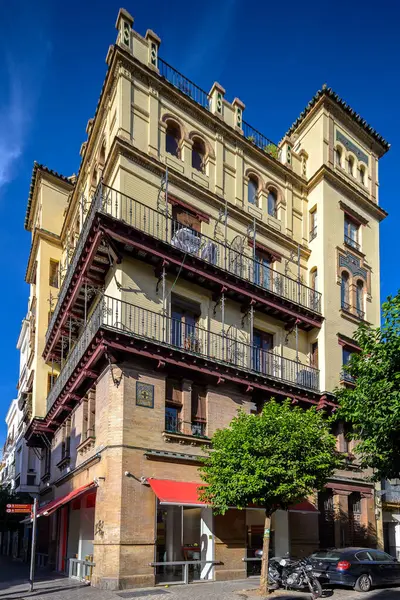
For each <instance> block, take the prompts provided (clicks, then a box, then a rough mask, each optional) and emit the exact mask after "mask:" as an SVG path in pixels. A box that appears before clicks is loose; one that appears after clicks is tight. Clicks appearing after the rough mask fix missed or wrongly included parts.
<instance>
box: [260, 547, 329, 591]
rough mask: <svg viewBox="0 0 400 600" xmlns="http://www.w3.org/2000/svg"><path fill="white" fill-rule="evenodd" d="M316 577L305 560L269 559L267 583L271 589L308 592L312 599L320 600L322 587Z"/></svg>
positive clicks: (310, 565) (307, 560) (308, 562)
mask: <svg viewBox="0 0 400 600" xmlns="http://www.w3.org/2000/svg"><path fill="white" fill-rule="evenodd" d="M261 555H262V551H261ZM260 558H261V557H260ZM318 577H319V573H318V574H316V573H314V571H313V566H312V564H311V563H310V561H309V559H307V558H302V559H300V560H292V559H291V558H280V557H273V558H270V559H269V565H268V582H269V585H270V586H271V588H274V589H278V588H284V589H285V590H303V591H304V590H307V591H308V590H310V592H311V594H312V597H313V598H320V597H321V596H322V586H321V583H320V582H319V580H318Z"/></svg>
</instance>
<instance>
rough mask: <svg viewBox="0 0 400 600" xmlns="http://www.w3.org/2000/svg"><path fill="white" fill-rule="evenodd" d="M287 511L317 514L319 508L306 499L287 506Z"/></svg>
mask: <svg viewBox="0 0 400 600" xmlns="http://www.w3.org/2000/svg"><path fill="white" fill-rule="evenodd" d="M288 510H289V512H299V513H314V514H318V513H319V510H318V509H317V508H316V507H315V506H314V504H311V502H309V501H308V500H304V502H299V504H294V505H293V506H289V509H288Z"/></svg>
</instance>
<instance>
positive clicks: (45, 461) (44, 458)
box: [42, 446, 51, 477]
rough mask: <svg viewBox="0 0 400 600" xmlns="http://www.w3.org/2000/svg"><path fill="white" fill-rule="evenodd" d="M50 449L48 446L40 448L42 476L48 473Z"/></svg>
mask: <svg viewBox="0 0 400 600" xmlns="http://www.w3.org/2000/svg"><path fill="white" fill-rule="evenodd" d="M50 466H51V450H50V448H49V447H48V446H46V447H45V448H43V450H42V477H45V476H46V475H50Z"/></svg>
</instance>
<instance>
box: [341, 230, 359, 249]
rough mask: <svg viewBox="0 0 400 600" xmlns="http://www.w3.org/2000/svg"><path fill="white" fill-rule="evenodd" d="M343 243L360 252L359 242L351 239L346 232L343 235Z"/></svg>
mask: <svg viewBox="0 0 400 600" xmlns="http://www.w3.org/2000/svg"><path fill="white" fill-rule="evenodd" d="M344 243H345V244H347V245H348V246H351V247H352V248H354V250H357V251H358V252H361V244H359V243H358V242H357V241H356V240H353V238H351V237H349V236H348V235H346V234H345V236H344Z"/></svg>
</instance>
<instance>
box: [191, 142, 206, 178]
mask: <svg viewBox="0 0 400 600" xmlns="http://www.w3.org/2000/svg"><path fill="white" fill-rule="evenodd" d="M205 156H206V147H205V145H204V142H203V140H202V139H200V138H198V137H196V138H194V140H193V147H192V168H193V169H196V171H200V172H201V173H204V161H205Z"/></svg>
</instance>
